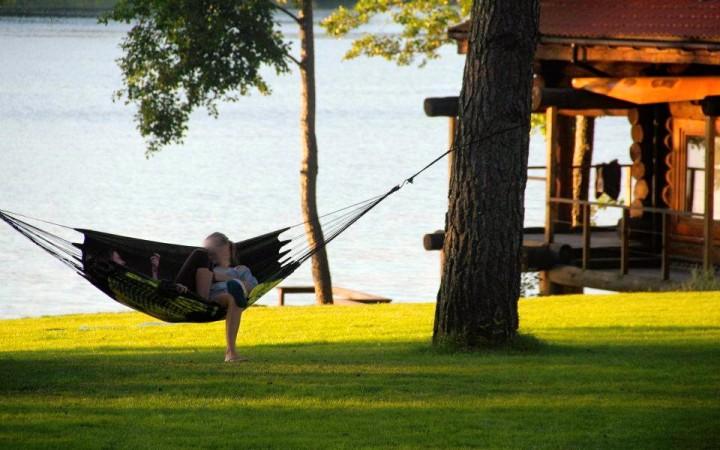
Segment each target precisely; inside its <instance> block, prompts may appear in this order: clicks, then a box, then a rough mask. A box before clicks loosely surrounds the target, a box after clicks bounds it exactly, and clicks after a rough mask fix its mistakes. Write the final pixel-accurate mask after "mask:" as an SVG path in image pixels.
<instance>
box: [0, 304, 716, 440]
mask: <svg viewBox="0 0 720 450" xmlns="http://www.w3.org/2000/svg"><path fill="white" fill-rule="evenodd" d="M433 308H434V305H430V304H412V305H408V304H402V305H401V304H398V305H382V306H372V307H342V306H336V307H289V308H252V309H250V310H249V311H248V312H247V313H246V314H245V316H244V318H243V323H242V330H241V334H240V339H239V340H240V343H241V352H242V353H243V354H246V355H248V356H250V357H251V358H252V362H250V363H245V364H236V365H227V364H223V363H222V362H221V359H222V356H223V337H222V336H223V324H222V323H215V324H209V325H191V324H188V325H184V324H183V325H165V324H159V323H157V322H155V321H153V320H152V319H150V318H148V317H147V316H143V315H140V314H135V313H129V314H102V315H74V316H64V317H47V318H39V319H20V320H7V321H0V446H1V447H5V448H7V447H11V448H27V447H93V448H128V447H129V448H137V447H152V448H161V447H233V448H237V447H252V448H267V447H276V448H295V447H312V448H322V447H327V448H343V447H352V448H362V447H375V446H383V447H399V448H417V447H430V448H433V447H486V448H488V447H492V448H498V447H502V448H602V449H607V448H651V449H657V448H718V445H719V443H720V293H716V292H706V293H688V292H683V293H667V294H635V295H611V296H567V297H549V298H540V299H532V300H523V301H521V302H520V315H521V331H522V333H523V339H522V340H521V341H520V345H516V346H514V347H513V348H512V349H509V350H494V351H483V352H463V353H455V354H447V353H441V352H438V351H435V350H432V349H431V347H430V345H429V341H430V336H431V330H432V319H433Z"/></svg>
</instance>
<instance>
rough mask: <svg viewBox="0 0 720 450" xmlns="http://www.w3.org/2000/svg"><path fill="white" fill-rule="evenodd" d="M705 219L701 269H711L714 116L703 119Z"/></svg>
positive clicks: (713, 194)
mask: <svg viewBox="0 0 720 450" xmlns="http://www.w3.org/2000/svg"><path fill="white" fill-rule="evenodd" d="M705 141H706V143H705V217H704V221H703V237H704V239H705V242H704V243H703V245H704V247H703V269H704V270H705V271H710V270H712V268H713V257H712V250H713V206H714V201H715V116H707V117H706V118H705Z"/></svg>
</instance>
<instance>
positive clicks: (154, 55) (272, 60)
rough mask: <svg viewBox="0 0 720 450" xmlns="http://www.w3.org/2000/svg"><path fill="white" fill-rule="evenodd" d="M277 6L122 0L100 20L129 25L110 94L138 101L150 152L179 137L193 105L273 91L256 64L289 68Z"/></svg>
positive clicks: (211, 107) (261, 0)
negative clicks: (118, 81) (119, 84)
mask: <svg viewBox="0 0 720 450" xmlns="http://www.w3.org/2000/svg"><path fill="white" fill-rule="evenodd" d="M275 9H276V8H275V6H274V5H273V4H272V3H271V2H269V1H267V0H243V1H235V0H120V1H119V2H118V3H117V5H116V6H115V8H114V10H113V11H112V12H111V13H109V14H107V15H106V16H104V17H103V18H102V19H101V22H103V23H107V22H108V21H109V20H116V21H121V22H125V23H131V24H132V28H131V29H130V31H129V32H128V34H127V36H126V37H125V39H124V40H123V41H122V43H121V48H122V49H123V56H122V57H120V58H119V59H118V60H117V62H118V65H119V66H120V69H121V71H122V75H123V84H124V87H123V88H122V89H120V90H119V91H117V92H116V93H115V95H116V98H117V99H125V102H126V103H135V104H137V106H138V111H137V113H136V115H135V119H136V121H137V124H138V129H139V130H140V133H141V134H142V136H143V137H145V138H146V140H147V151H146V154H147V155H151V154H152V153H154V152H157V151H159V150H160V149H161V148H162V147H164V146H166V145H168V144H171V143H181V142H182V141H183V139H184V137H185V134H186V131H187V122H188V119H189V116H190V113H191V112H192V111H193V110H195V109H197V108H198V107H204V108H205V109H206V110H207V111H208V113H209V114H210V115H212V116H217V103H218V102H219V101H237V100H238V99H239V97H240V96H243V95H248V94H249V93H250V92H252V91H253V90H255V91H257V92H260V93H261V94H268V93H269V92H270V88H269V86H268V85H267V83H266V82H265V80H264V79H263V77H262V76H261V75H260V70H261V68H262V67H263V66H270V67H271V68H273V69H274V70H275V72H276V73H284V72H287V71H288V65H287V61H288V60H289V50H290V47H289V44H288V43H286V42H284V41H283V36H282V34H281V33H280V32H279V30H278V29H277V27H276V21H275V19H274V12H275Z"/></svg>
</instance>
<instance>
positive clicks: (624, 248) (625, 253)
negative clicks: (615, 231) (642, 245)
mask: <svg viewBox="0 0 720 450" xmlns="http://www.w3.org/2000/svg"><path fill="white" fill-rule="evenodd" d="M628 217H629V213H628V208H623V209H622V223H621V225H620V274H621V275H627V273H628V257H629V256H630V255H629V253H630V246H629V244H628V237H629V233H628Z"/></svg>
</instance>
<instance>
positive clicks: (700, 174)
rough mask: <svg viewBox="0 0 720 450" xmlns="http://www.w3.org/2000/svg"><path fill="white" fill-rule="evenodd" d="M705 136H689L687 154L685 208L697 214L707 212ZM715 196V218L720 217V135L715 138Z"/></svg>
mask: <svg viewBox="0 0 720 450" xmlns="http://www.w3.org/2000/svg"><path fill="white" fill-rule="evenodd" d="M706 142H707V141H706V140H705V137H704V136H688V137H687V140H686V147H685V149H686V155H687V161H686V163H687V165H686V167H687V174H686V180H687V190H686V192H687V198H686V201H685V210H686V211H690V212H693V213H697V214H703V213H704V212H705V149H706V145H705V144H706ZM714 172H715V173H714V174H713V175H714V177H715V196H714V201H713V205H714V207H713V216H714V217H713V219H716V220H718V219H720V137H716V138H715V170H714Z"/></svg>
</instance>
